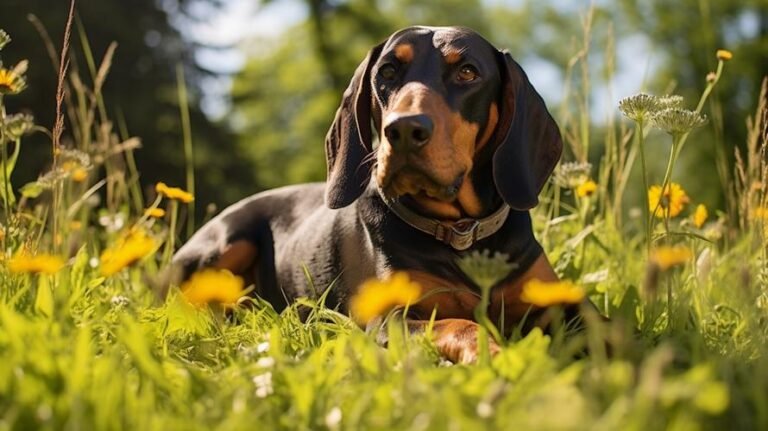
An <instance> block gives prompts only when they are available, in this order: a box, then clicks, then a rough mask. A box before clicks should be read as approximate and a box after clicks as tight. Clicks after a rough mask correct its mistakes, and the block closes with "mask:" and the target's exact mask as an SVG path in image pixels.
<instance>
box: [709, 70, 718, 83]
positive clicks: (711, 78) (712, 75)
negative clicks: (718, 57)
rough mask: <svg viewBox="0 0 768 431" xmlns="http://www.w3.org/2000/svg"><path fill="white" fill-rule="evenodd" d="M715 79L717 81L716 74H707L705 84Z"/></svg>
mask: <svg viewBox="0 0 768 431" xmlns="http://www.w3.org/2000/svg"><path fill="white" fill-rule="evenodd" d="M715 79H717V74H715V72H709V73H708V74H707V82H715Z"/></svg>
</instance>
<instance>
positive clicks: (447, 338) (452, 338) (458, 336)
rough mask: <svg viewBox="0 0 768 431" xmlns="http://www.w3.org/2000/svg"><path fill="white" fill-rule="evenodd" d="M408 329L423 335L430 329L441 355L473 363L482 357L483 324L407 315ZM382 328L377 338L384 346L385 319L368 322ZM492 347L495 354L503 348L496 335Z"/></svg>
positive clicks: (490, 342)
mask: <svg viewBox="0 0 768 431" xmlns="http://www.w3.org/2000/svg"><path fill="white" fill-rule="evenodd" d="M406 325H407V328H408V332H409V333H410V334H411V335H420V334H424V333H426V332H427V330H430V334H431V339H432V342H433V343H435V347H436V348H437V352H438V353H439V354H440V356H441V357H443V358H445V359H448V360H449V361H451V362H453V363H456V364H473V363H475V362H477V359H478V357H479V344H478V339H477V336H478V334H479V329H480V326H479V325H478V324H477V323H475V322H473V321H471V320H467V319H440V320H435V321H434V322H432V323H431V327H430V321H429V320H416V319H406ZM373 328H378V335H377V339H376V341H377V342H378V343H379V344H381V345H382V346H386V345H387V343H388V338H387V331H386V328H384V327H382V319H381V318H378V319H375V320H374V321H373V322H371V323H369V324H368V327H367V328H366V330H368V331H370V330H372V329H373ZM488 349H489V353H490V354H491V356H494V355H496V354H497V353H499V352H500V351H501V348H500V347H499V345H498V344H497V343H496V341H494V340H493V339H492V338H490V337H489V339H488Z"/></svg>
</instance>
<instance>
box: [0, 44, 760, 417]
mask: <svg viewBox="0 0 768 431" xmlns="http://www.w3.org/2000/svg"><path fill="white" fill-rule="evenodd" d="M3 38H4V35H2V34H0V40H2V39H3ZM2 45H3V43H2V41H0V48H2ZM110 55H111V51H110V52H108V54H107V58H104V59H99V60H98V61H92V64H93V66H92V70H91V71H90V72H91V77H92V79H90V80H71V79H70V80H63V81H62V89H64V88H65V86H66V89H67V90H68V92H69V96H68V97H69V99H70V100H69V101H67V100H64V97H63V96H62V98H61V103H62V105H61V109H60V110H59V111H60V112H61V114H60V118H61V119H62V121H63V120H64V118H65V117H66V118H68V120H69V122H68V123H67V124H69V128H68V133H70V134H71V135H72V136H73V140H74V143H73V145H72V146H70V147H65V146H62V145H61V136H62V132H63V130H62V124H63V123H60V124H59V125H57V126H56V127H54V128H53V130H52V131H50V132H49V133H50V135H51V137H52V139H51V140H52V151H53V154H54V164H53V167H52V169H51V171H49V172H47V173H43V175H42V176H41V179H40V180H39V181H37V182H35V183H32V184H28V185H25V186H24V187H22V188H21V192H20V193H18V192H17V193H13V191H14V190H16V191H18V190H19V187H18V185H12V184H11V182H10V180H9V178H10V176H11V174H12V172H13V167H14V163H15V160H16V158H17V157H18V156H19V154H23V152H24V143H23V137H24V134H25V133H27V132H31V131H35V130H37V129H36V128H37V126H34V125H33V123H32V120H31V119H30V118H27V117H24V116H21V115H16V114H13V113H8V112H6V110H5V108H4V105H3V103H2V101H3V98H6V97H13V96H14V93H17V92H20V91H23V87H24V82H23V75H24V68H25V65H24V63H19V64H18V65H16V66H10V65H6V66H5V68H4V69H1V70H0V131H2V132H1V133H2V134H0V144H2V166H3V167H4V169H3V170H2V173H0V175H2V178H1V179H0V186H2V187H0V189H1V191H0V197H1V198H2V201H3V203H4V205H3V214H2V217H3V220H4V222H3V226H2V246H3V248H2V250H3V252H2V255H1V256H0V258H1V259H2V263H1V264H0V286H1V287H0V430H4V429H162V430H168V429H185V430H191V429H226V430H232V429H266V430H269V429H313V430H314V429H330V430H337V429H346V430H358V429H381V430H389V429H413V430H451V429H513V428H514V429H546V430H550V429H604V430H619V429H621V430H632V429H636V430H650V429H679V430H693V429H768V348H767V347H766V344H765V340H766V335H767V332H768V320H766V309H767V307H768V290H766V286H767V283H766V280H767V279H768V270H766V268H767V267H768V265H767V263H768V262H766V260H767V257H768V256H767V254H766V250H767V249H766V237H768V231H766V225H767V223H768V206H767V205H766V185H767V184H768V183H767V182H766V158H765V156H766V146H767V145H768V133H767V132H766V130H768V129H767V128H766V115H768V114H766V112H768V111H766V107H765V106H759V107H756V111H755V112H756V114H755V117H754V118H753V119H752V121H751V123H750V142H748V143H747V146H746V148H747V150H746V151H745V152H742V153H740V157H739V159H738V160H739V161H738V166H736V167H733V166H729V167H727V168H728V170H729V171H735V172H736V176H735V179H734V183H733V193H730V194H729V196H728V199H729V201H728V206H729V208H709V209H708V210H706V211H705V210H703V209H701V208H700V207H699V205H698V202H697V201H696V198H695V196H691V197H689V196H687V195H685V193H684V189H685V184H679V185H678V184H677V182H676V181H675V178H673V177H671V174H672V172H673V170H672V168H673V167H674V164H675V162H676V159H677V155H678V154H680V153H681V152H685V151H695V148H693V147H692V146H690V147H689V146H686V145H685V143H686V140H687V137H688V133H693V134H697V133H698V134H706V133H712V132H711V130H710V129H709V128H708V127H707V126H706V125H704V126H702V125H701V124H699V123H701V118H700V117H699V112H701V111H702V110H705V108H706V105H707V103H709V102H708V99H707V96H708V94H709V92H710V91H711V90H712V88H714V87H715V86H716V85H717V81H718V79H719V78H720V76H721V74H722V73H727V61H728V57H729V53H727V52H718V53H717V55H718V59H719V68H718V70H717V71H715V73H714V74H713V75H712V76H711V77H709V78H708V86H707V89H706V91H705V92H704V94H703V95H702V98H701V100H700V101H683V100H679V99H676V98H669V97H654V96H635V97H633V98H630V99H628V100H624V101H622V103H621V104H620V106H621V111H617V116H616V118H615V119H613V120H612V122H611V123H610V124H609V126H608V127H609V131H608V132H607V133H606V138H605V142H604V143H603V144H604V145H603V148H604V150H603V151H604V153H603V154H602V155H601V157H600V158H599V160H598V162H597V163H595V165H594V166H592V165H588V164H587V157H586V155H587V154H589V153H590V151H589V148H588V145H587V144H586V143H588V142H590V139H589V136H590V133H594V131H592V130H591V127H592V126H590V125H589V124H590V121H589V120H588V118H587V119H586V121H585V120H584V117H585V116H587V117H588V115H589V113H588V111H585V110H579V109H578V106H579V104H578V101H579V100H580V99H579V97H580V95H579V94H578V93H574V94H572V95H571V97H573V100H574V101H575V102H576V103H575V106H577V108H576V110H575V111H574V112H571V113H569V112H568V111H564V112H563V113H561V115H560V118H559V121H560V124H561V126H562V127H563V132H564V136H565V140H566V143H567V144H568V145H569V146H570V150H571V151H570V153H571V154H574V155H575V160H573V161H572V162H570V163H563V164H562V165H561V166H560V168H558V171H557V173H556V175H555V177H554V179H553V181H552V182H551V184H550V185H548V186H547V188H546V189H545V191H544V192H543V194H542V198H541V201H542V204H541V205H540V206H539V207H537V208H536V210H535V211H534V212H533V216H534V224H535V229H536V234H537V237H538V238H539V240H540V242H541V243H542V244H543V245H544V247H545V249H546V250H547V253H548V255H549V257H550V260H551V261H552V262H553V264H554V266H555V268H556V270H557V272H558V273H559V275H560V276H561V277H562V278H563V279H567V280H571V281H573V282H574V283H575V284H577V285H578V286H580V287H581V288H583V289H584V291H585V293H586V294H587V295H588V297H589V298H590V299H591V300H592V301H593V302H594V303H595V304H596V305H597V306H598V308H599V309H600V311H601V312H602V313H603V314H605V315H607V316H608V317H609V318H610V322H609V323H605V324H601V323H595V324H594V325H591V326H590V327H589V329H588V330H587V331H586V332H582V333H578V334H574V333H567V331H565V330H563V329H561V330H555V331H554V332H553V334H552V335H544V334H542V332H541V331H538V330H534V331H533V332H531V333H528V334H525V335H516V336H513V337H511V338H510V339H506V340H501V342H502V344H503V349H502V352H501V353H500V354H499V355H497V356H496V357H494V358H488V357H486V356H483V357H481V359H480V362H479V363H478V364H476V365H471V366H464V365H453V364H450V363H447V362H446V361H443V360H441V359H440V358H439V357H438V356H437V354H436V352H435V350H434V348H433V346H432V345H431V343H430V341H429V340H428V339H426V338H424V337H406V336H405V335H403V331H402V326H401V325H400V324H399V323H398V321H397V320H396V319H393V320H392V324H391V325H390V326H389V327H388V328H387V329H385V330H387V331H389V335H390V343H389V346H388V347H387V348H386V349H385V348H382V347H380V346H379V345H377V344H376V343H375V341H374V339H373V337H372V336H371V335H369V334H366V333H364V332H363V331H362V330H361V329H359V328H358V326H357V325H356V324H355V323H354V322H353V321H352V320H350V318H349V317H348V316H345V315H342V314H339V313H337V312H335V311H334V310H330V309H326V308H323V307H322V306H321V304H318V303H315V302H313V301H312V300H310V299H307V300H306V301H304V305H305V306H309V307H311V309H312V310H313V311H312V312H311V314H310V316H309V319H308V320H307V321H305V322H302V321H301V320H300V319H299V317H298V313H297V311H296V308H295V307H294V308H289V309H288V310H286V311H285V312H283V313H281V314H280V315H277V314H276V313H275V312H274V311H273V310H272V309H271V307H270V306H269V305H266V304H264V303H262V302H260V301H259V300H258V299H254V300H252V301H250V302H252V304H253V306H252V307H235V308H233V309H232V312H231V315H230V316H229V318H226V317H225V316H224V313H223V312H222V309H221V307H220V306H218V305H216V304H213V305H211V306H210V307H208V306H202V307H199V306H195V305H192V304H191V303H190V298H192V297H193V295H192V294H191V293H190V291H189V289H192V288H197V287H199V286H197V287H196V286H191V287H186V288H185V290H184V292H183V293H182V291H181V290H180V289H178V288H177V287H173V288H172V289H171V291H170V293H169V295H168V296H167V297H162V295H159V294H158V293H159V292H160V291H161V290H162V288H163V286H162V285H163V281H162V277H161V273H162V269H163V268H165V267H166V266H167V264H168V262H169V259H170V256H171V254H172V251H173V249H174V247H175V246H177V245H178V241H179V239H178V238H179V232H180V230H181V225H182V223H181V222H182V221H183V219H184V218H185V217H184V214H188V213H187V212H186V211H185V210H186V208H187V206H188V205H191V204H192V203H190V202H189V201H190V198H191V196H188V195H187V194H186V193H185V192H183V191H181V190H177V189H174V188H169V187H163V186H160V187H159V188H158V191H159V192H160V193H159V194H158V197H157V199H155V200H154V201H151V202H145V198H146V196H144V194H143V193H142V191H141V189H140V188H139V186H138V184H137V173H138V171H137V167H136V166H135V164H134V163H133V156H132V154H133V151H134V145H132V142H131V141H130V140H124V139H121V138H119V136H120V134H119V133H117V131H115V130H113V129H112V123H111V122H110V120H109V119H108V117H107V115H106V111H105V110H104V104H103V101H102V100H101V95H100V93H99V88H100V87H101V84H102V83H103V80H104V79H105V78H106V76H107V72H108V68H109V62H110V58H109V56H110ZM709 55H716V54H715V53H710V54H709ZM92 60H93V59H92ZM574 64H575V65H578V64H579V59H578V58H576V61H575V62H574ZM84 82H90V83H91V84H90V86H87V85H86V84H85V83H84ZM581 96H583V95H581ZM180 97H181V98H182V100H183V98H184V91H183V86H180ZM761 100H765V97H761ZM697 102H698V106H697V107H695V108H694V109H692V110H690V111H689V110H685V109H684V108H685V107H694V106H696V105H694V104H695V103H697ZM617 105H618V101H617ZM182 106H183V105H182ZM620 112H623V113H624V118H622V114H621V113H620ZM574 119H577V120H574ZM694 129H695V130H694ZM638 131H642V132H643V133H638ZM665 132H666V133H665ZM646 138H648V139H650V138H653V139H659V140H664V141H666V142H668V148H669V149H670V156H669V163H668V165H669V169H667V174H666V175H665V176H664V177H663V178H647V179H645V177H646V176H647V175H646V174H645V172H646V169H645V154H644V150H643V149H644V145H645V144H644V140H645V139H646ZM633 169H634V170H635V172H636V173H638V172H639V173H640V174H636V175H632V176H630V172H631V171H632V170H633ZM712 171H713V172H714V171H715V167H714V166H713V167H712ZM190 175H191V174H190ZM673 183H674V184H673ZM654 187H655V188H654ZM629 190H633V191H635V192H634V194H632V193H628V191H629ZM663 190H667V191H669V193H667V194H665V193H662V191H663ZM649 191H650V193H649ZM630 196H641V198H630ZM646 196H649V198H646ZM631 199H634V201H631ZM649 201H650V202H649ZM147 208H150V209H151V210H150V211H146V209H147ZM627 208H630V209H631V208H634V210H629V211H627ZM158 209H161V210H163V211H162V212H163V214H161V213H160V212H159V211H158ZM705 213H707V214H705ZM475 259H476V260H482V257H476V258H475ZM481 263H482V262H481ZM297 264H298V263H297ZM218 282H219V283H224V282H221V281H218ZM225 282H226V283H229V282H231V280H229V281H225ZM210 287H216V286H212V285H208V286H207V288H210ZM200 288H201V289H202V290H201V291H200V292H198V296H194V297H195V298H197V300H196V301H197V302H214V301H213V300H214V299H216V298H213V297H212V296H211V293H210V291H209V289H207V288H206V286H202V287H200ZM232 294H233V295H235V297H237V296H239V295H240V290H239V287H235V288H234V293H232ZM218 300H219V301H224V302H227V301H228V298H218ZM489 330H491V332H492V328H489ZM585 347H588V350H589V352H590V353H589V354H588V355H583V354H580V352H583V351H584V350H585Z"/></svg>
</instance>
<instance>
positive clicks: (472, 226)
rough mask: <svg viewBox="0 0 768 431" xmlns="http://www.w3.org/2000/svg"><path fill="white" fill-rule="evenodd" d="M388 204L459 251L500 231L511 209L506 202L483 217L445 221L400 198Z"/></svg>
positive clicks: (405, 218)
mask: <svg viewBox="0 0 768 431" xmlns="http://www.w3.org/2000/svg"><path fill="white" fill-rule="evenodd" d="M385 202H386V201H385ZM387 204H388V206H389V208H390V209H391V210H392V212H393V213H395V214H396V215H397V216H398V217H400V219H401V220H402V221H404V222H405V223H407V224H408V225H410V226H411V227H413V228H415V229H417V230H420V231H422V232H424V233H426V234H428V235H431V236H433V237H435V239H436V240H438V241H440V242H442V243H444V244H447V245H450V246H451V247H453V248H454V250H459V251H462V250H466V249H468V248H470V247H472V245H474V244H475V243H476V242H477V241H480V240H481V239H483V238H488V237H489V236H491V235H493V234H494V233H496V232H498V230H499V229H500V228H501V226H502V225H503V224H504V222H505V221H506V220H507V216H508V215H509V210H510V208H509V205H507V204H506V203H504V204H502V205H501V208H499V209H498V210H496V212H494V213H493V214H491V215H489V216H488V217H485V218H482V219H473V218H463V219H461V220H457V221H454V222H444V221H439V220H436V219H433V218H430V217H424V216H422V215H419V214H417V213H415V212H413V211H411V210H410V209H408V208H407V207H406V206H405V205H403V204H402V203H401V202H400V201H399V200H395V201H392V202H388V203H387Z"/></svg>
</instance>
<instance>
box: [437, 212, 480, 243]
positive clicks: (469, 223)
mask: <svg viewBox="0 0 768 431" xmlns="http://www.w3.org/2000/svg"><path fill="white" fill-rule="evenodd" d="M479 227H480V222H478V221H477V220H475V219H461V220H459V221H456V222H454V223H452V224H444V223H440V224H438V225H437V228H436V230H435V239H437V240H438V241H442V242H443V243H445V244H448V245H450V246H451V247H453V248H454V249H455V250H459V251H462V250H466V249H468V248H470V247H472V244H474V243H475V241H477V229H478V228H479Z"/></svg>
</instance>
